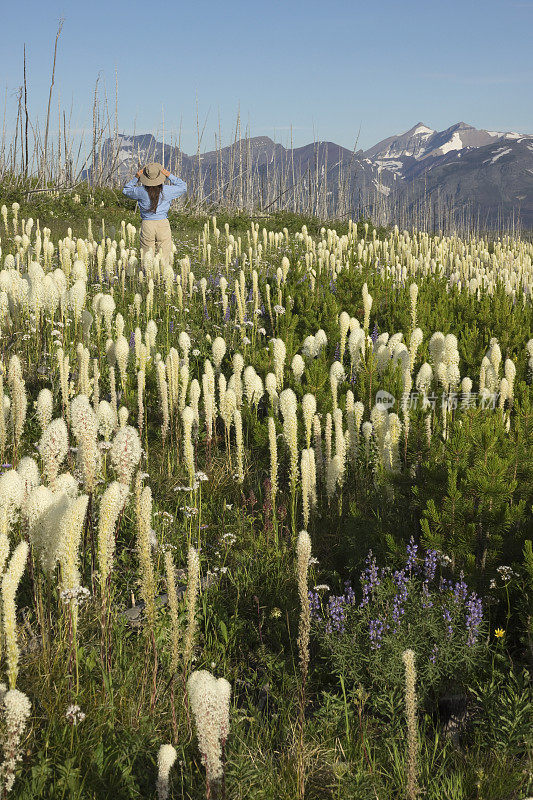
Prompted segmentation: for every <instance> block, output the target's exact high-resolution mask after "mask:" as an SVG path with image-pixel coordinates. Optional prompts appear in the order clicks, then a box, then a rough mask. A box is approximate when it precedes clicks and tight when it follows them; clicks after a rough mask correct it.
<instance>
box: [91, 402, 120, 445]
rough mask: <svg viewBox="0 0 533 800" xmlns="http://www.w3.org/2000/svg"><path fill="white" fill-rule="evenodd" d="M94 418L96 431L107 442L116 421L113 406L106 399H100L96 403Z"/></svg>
mask: <svg viewBox="0 0 533 800" xmlns="http://www.w3.org/2000/svg"><path fill="white" fill-rule="evenodd" d="M96 418H97V420H98V433H99V434H100V435H101V436H103V437H104V439H105V441H106V442H108V441H109V440H110V438H111V435H112V433H113V431H114V430H115V428H116V424H117V421H116V419H115V412H114V411H113V407H112V406H111V404H110V403H108V402H107V400H100V402H99V403H98V408H97V411H96Z"/></svg>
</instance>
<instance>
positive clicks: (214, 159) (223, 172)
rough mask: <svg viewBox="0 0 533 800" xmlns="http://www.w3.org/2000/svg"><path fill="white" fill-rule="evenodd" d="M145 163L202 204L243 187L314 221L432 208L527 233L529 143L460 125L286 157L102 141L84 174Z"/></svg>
mask: <svg viewBox="0 0 533 800" xmlns="http://www.w3.org/2000/svg"><path fill="white" fill-rule="evenodd" d="M147 161H164V163H165V165H166V166H167V167H168V168H169V169H171V170H174V171H179V172H180V174H181V175H182V176H183V177H184V178H185V179H186V180H187V182H188V183H189V186H190V188H191V189H192V190H193V191H195V190H196V189H198V187H201V189H202V193H203V196H204V197H206V196H208V197H212V196H213V194H214V187H216V186H218V187H219V189H218V192H219V193H220V190H221V189H222V193H230V194H231V196H232V198H233V199H234V201H235V202H236V203H237V204H238V203H239V202H240V201H242V198H243V194H242V192H243V189H242V186H243V185H244V184H246V186H247V189H246V191H247V192H248V195H247V197H248V203H249V202H250V192H251V193H252V195H253V203H254V204H255V205H256V206H260V207H265V206H268V207H272V204H271V201H272V200H273V199H275V198H276V197H277V195H278V194H279V195H280V197H281V198H285V199H284V200H282V201H281V200H279V199H277V200H276V201H275V204H274V207H278V208H291V207H296V206H297V205H298V204H297V203H296V202H295V200H294V198H295V197H296V196H298V197H301V198H302V201H301V202H302V203H308V205H307V206H305V208H306V210H308V211H310V210H311V211H313V210H314V211H316V212H317V213H319V214H332V215H336V214H338V213H339V211H341V212H342V213H351V214H354V215H356V214H357V213H366V214H371V215H372V214H374V215H375V214H376V208H379V213H380V215H381V217H382V218H383V219H385V218H387V214H388V215H389V217H390V221H396V220H395V217H397V216H398V214H399V210H401V212H402V213H405V220H406V221H407V219H408V217H409V213H410V211H411V210H413V209H416V210H417V215H418V216H419V212H420V210H421V209H426V210H427V209H433V212H434V211H435V209H436V208H437V207H438V208H439V209H440V211H439V213H444V212H442V210H443V209H445V210H446V214H447V215H448V218H449V214H450V209H453V211H454V214H456V213H457V212H459V214H460V215H461V216H462V218H463V219H465V218H466V217H467V216H470V217H472V216H474V217H475V218H476V219H477V220H478V221H480V222H482V224H483V225H489V226H490V225H500V226H501V225H506V224H508V223H509V222H510V221H512V222H517V221H518V222H519V223H520V224H521V226H522V227H525V228H533V135H526V134H521V133H515V132H512V131H492V130H491V131H489V130H481V129H477V128H474V127H473V126H472V125H467V124H466V123H465V122H458V123H456V124H455V125H452V126H451V127H449V128H446V130H443V131H436V130H434V129H433V128H431V127H429V126H428V125H426V124H424V123H422V122H419V123H417V124H416V125H414V126H413V127H412V128H411V129H410V130H408V131H406V132H405V133H402V134H399V135H396V136H390V137H388V138H387V139H384V140H383V141H381V142H378V143H377V144H375V145H374V146H373V147H370V148H369V149H367V150H359V151H357V152H355V153H354V152H351V151H350V150H347V149H346V148H344V147H341V146H339V145H336V144H334V143H333V142H314V143H312V144H308V145H304V146H303V147H297V148H294V149H292V150H289V149H286V148H285V147H283V146H282V145H281V144H278V143H275V142H273V141H272V139H270V138H269V137H268V136H258V137H252V138H248V139H241V140H239V141H237V142H235V143H234V144H232V145H230V146H228V147H224V148H221V149H220V150H215V151H209V152H205V153H202V154H201V155H200V157H199V158H198V156H197V155H195V156H188V155H186V154H185V153H183V152H182V151H180V150H178V148H177V147H174V146H171V145H169V144H165V146H164V150H163V145H162V143H161V142H158V141H156V140H155V138H154V137H153V136H152V135H150V134H145V135H142V136H122V137H119V141H118V146H117V143H116V142H114V141H113V140H111V139H110V140H108V141H107V142H106V143H105V145H104V147H103V151H102V158H101V163H100V165H99V164H98V163H97V164H96V165H93V166H91V168H90V169H89V170H88V171H87V173H86V175H85V176H86V177H91V175H92V172H93V169H94V168H96V170H95V172H100V174H104V175H105V174H107V173H111V174H114V175H115V177H116V178H118V180H124V179H125V178H127V177H131V175H133V174H134V172H135V171H136V169H137V168H138V165H139V164H141V163H146V162H147ZM243 177H244V184H243ZM250 179H251V180H250ZM265 187H267V188H265ZM278 188H279V191H278ZM320 197H321V198H323V200H320V199H319V198H320ZM254 198H255V199H254ZM324 198H325V199H324ZM313 204H314V205H313ZM301 208H302V209H303V208H304V206H303V205H302V206H301ZM387 209H388V210H389V211H388V210H387ZM404 224H407V222H405V223H404Z"/></svg>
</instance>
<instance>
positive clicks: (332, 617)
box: [326, 595, 346, 633]
mask: <svg viewBox="0 0 533 800" xmlns="http://www.w3.org/2000/svg"><path fill="white" fill-rule="evenodd" d="M345 606H346V603H345V598H344V595H339V596H337V595H331V597H330V598H329V600H328V621H327V623H326V633H333V631H335V633H344V622H345V618H346V608H345Z"/></svg>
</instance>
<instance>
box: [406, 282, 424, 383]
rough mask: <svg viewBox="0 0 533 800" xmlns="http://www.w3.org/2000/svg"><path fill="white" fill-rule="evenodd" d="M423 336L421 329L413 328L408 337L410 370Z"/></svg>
mask: <svg viewBox="0 0 533 800" xmlns="http://www.w3.org/2000/svg"><path fill="white" fill-rule="evenodd" d="M413 285H415V284H413ZM423 338H424V334H423V333H422V329H421V328H415V329H414V330H413V332H412V334H411V338H410V339H409V368H410V370H411V371H412V369H413V367H414V364H415V359H416V353H417V350H418V348H419V347H420V345H421V344H422V340H423Z"/></svg>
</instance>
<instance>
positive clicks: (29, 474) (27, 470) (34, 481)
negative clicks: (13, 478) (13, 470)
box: [17, 456, 41, 500]
mask: <svg viewBox="0 0 533 800" xmlns="http://www.w3.org/2000/svg"><path fill="white" fill-rule="evenodd" d="M17 473H18V474H19V475H20V477H21V478H22V482H23V484H24V500H25V499H26V498H27V497H28V495H29V494H30V492H32V491H33V490H34V489H35V487H36V486H39V484H40V482H41V475H40V472H39V467H38V466H37V462H36V461H35V459H34V458H31V456H24V457H23V458H21V459H20V461H19V465H18V467H17Z"/></svg>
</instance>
